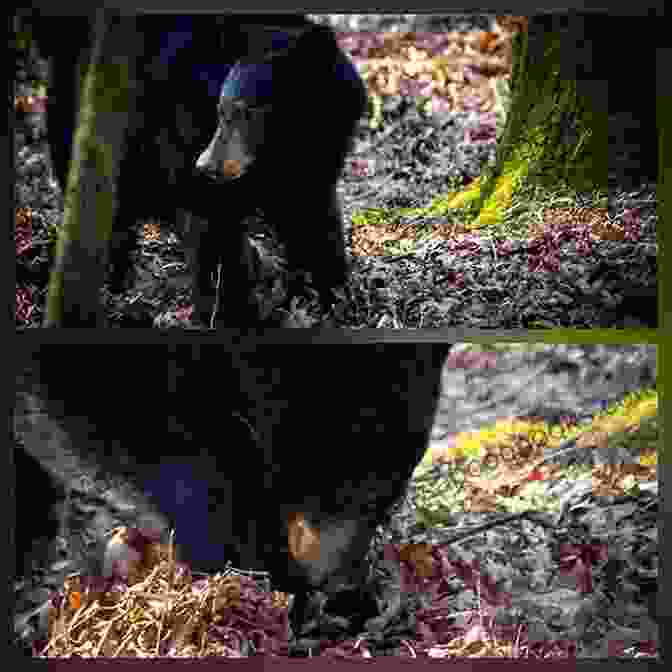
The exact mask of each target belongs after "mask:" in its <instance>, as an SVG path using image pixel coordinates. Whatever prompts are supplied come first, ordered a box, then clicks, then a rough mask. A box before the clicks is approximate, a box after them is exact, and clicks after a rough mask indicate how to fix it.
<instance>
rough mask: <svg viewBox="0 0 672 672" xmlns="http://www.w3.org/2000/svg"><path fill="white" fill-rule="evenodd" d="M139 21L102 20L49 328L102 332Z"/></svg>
mask: <svg viewBox="0 0 672 672" xmlns="http://www.w3.org/2000/svg"><path fill="white" fill-rule="evenodd" d="M136 37H137V35H136V31H135V20H134V18H132V17H128V16H126V17H123V18H122V17H120V16H119V15H118V13H116V12H114V11H111V10H106V9H101V10H97V12H96V25H95V33H94V46H93V50H92V55H91V62H90V64H89V68H88V71H87V75H86V78H85V80H84V85H83V89H82V94H81V101H80V112H79V119H78V120H77V131H76V134H75V137H74V141H73V154H72V161H71V168H70V175H69V177H68V184H67V187H66V195H65V212H64V216H63V226H62V229H61V231H60V234H59V239H58V244H57V248H56V259H55V263H54V267H53V269H52V271H51V276H50V282H49V293H48V299H47V310H46V317H45V321H44V326H45V327H89V328H94V327H101V326H104V324H105V320H104V314H103V309H102V305H101V300H100V289H101V287H102V284H103V280H104V274H105V268H106V266H107V257H108V245H109V241H110V238H111V234H112V223H113V217H114V208H115V198H114V193H115V184H116V181H117V177H118V174H119V162H120V160H121V153H122V151H123V146H124V134H125V131H126V127H127V125H128V120H129V111H130V109H131V107H132V105H133V104H134V102H133V92H134V85H133V81H134V72H133V58H132V57H131V55H132V54H133V53H135V47H134V45H135V40H136Z"/></svg>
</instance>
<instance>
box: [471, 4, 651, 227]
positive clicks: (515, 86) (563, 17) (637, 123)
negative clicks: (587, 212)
mask: <svg viewBox="0 0 672 672" xmlns="http://www.w3.org/2000/svg"><path fill="white" fill-rule="evenodd" d="M654 21H655V19H654ZM651 24H652V20H651V19H650V18H647V17H617V16H610V15H606V14H573V13H570V14H549V15H541V16H535V17H533V18H532V19H531V20H530V21H529V23H528V24H527V26H525V24H524V23H521V25H522V26H523V27H524V29H523V30H521V31H519V32H518V34H517V35H516V37H515V40H514V48H513V73H512V76H511V83H510V104H508V113H507V121H506V124H505V126H504V129H503V132H502V136H501V138H499V142H498V147H497V161H496V164H495V165H494V166H493V167H490V168H489V169H486V171H485V173H484V176H483V178H482V179H480V180H478V182H477V183H476V184H474V185H473V188H474V189H475V190H476V192H477V196H476V197H475V198H473V200H472V199H465V200H471V206H472V207H473V211H472V214H474V215H476V216H477V219H476V224H477V225H479V224H480V225H486V224H494V223H496V222H498V221H499V220H501V216H502V211H503V210H504V209H505V208H506V207H508V205H509V204H510V202H511V196H512V194H513V192H514V191H515V190H516V188H517V186H518V185H519V184H520V182H521V181H522V180H526V181H528V182H529V183H532V184H539V185H542V186H545V187H553V188H555V189H564V188H569V189H575V190H577V191H588V192H591V191H593V190H598V189H599V190H602V191H607V190H608V189H612V188H618V189H624V190H631V189H633V188H635V187H637V186H640V185H641V184H642V183H645V182H647V181H649V182H655V181H656V179H657V173H658V156H657V154H658V151H657V147H658V134H657V127H656V93H655V92H656V85H655V72H656V61H655V57H656V53H655V49H656V47H655V42H654V43H653V44H648V45H647V44H646V43H645V45H644V46H642V37H641V36H642V35H643V34H647V33H646V31H648V33H651V35H652V39H655V38H654V37H653V36H655V31H654V30H653V28H655V26H653V25H651ZM633 37H634V38H635V39H634V40H633ZM628 38H630V39H628ZM629 42H632V44H629Z"/></svg>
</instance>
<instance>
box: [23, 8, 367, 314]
mask: <svg viewBox="0 0 672 672" xmlns="http://www.w3.org/2000/svg"><path fill="white" fill-rule="evenodd" d="M122 20H123V21H124V22H126V24H125V25H127V26H128V28H127V30H128V35H129V49H132V50H133V53H134V57H133V58H132V59H131V66H132V72H131V82H132V96H133V97H132V101H131V110H130V111H131V115H130V119H129V125H128V130H127V132H126V140H125V146H124V151H123V153H122V159H121V165H120V168H119V177H118V184H117V189H116V199H115V200H116V214H115V225H114V231H113V237H112V246H111V251H110V262H111V273H110V277H109V284H110V288H111V290H112V291H114V292H118V291H122V290H123V289H124V288H125V287H126V286H127V283H128V281H129V269H130V266H131V263H132V262H131V255H132V252H133V250H134V248H135V246H136V240H137V238H136V235H135V233H134V231H135V229H134V225H135V223H136V222H137V220H138V219H141V218H146V217H158V218H164V219H167V220H168V221H171V220H172V221H174V220H175V218H176V216H177V215H178V213H179V215H180V219H182V221H181V222H178V224H179V228H183V229H186V231H185V236H186V238H187V241H186V245H187V248H188V257H189V259H190V262H191V265H192V267H193V272H194V274H195V276H196V278H195V283H194V303H195V306H196V310H197V313H198V314H199V316H201V317H202V318H203V319H207V320H209V317H210V312H211V310H212V308H213V300H214V289H213V275H214V272H215V270H216V268H217V267H218V265H219V264H220V262H221V270H222V281H221V282H222V284H221V286H222V290H223V296H222V303H221V314H222V321H223V322H224V323H225V324H226V325H227V326H249V325H254V324H256V323H258V320H259V315H258V309H257V306H256V302H255V300H254V298H253V296H252V291H251V290H252V284H253V283H254V281H255V274H254V265H253V256H252V250H251V248H250V243H249V238H248V235H247V232H246V231H245V230H244V229H243V227H242V224H241V220H242V218H243V217H244V216H245V215H246V214H249V213H251V212H253V211H254V210H255V209H256V208H257V207H262V208H263V209H265V210H266V212H267V213H268V217H269V219H270V220H271V221H272V223H273V225H274V226H275V227H276V229H277V231H278V233H279V237H280V239H281V242H283V243H284V244H285V246H286V251H287V257H288V262H289V270H290V281H292V282H290V287H289V290H290V294H291V293H293V292H295V291H300V288H301V287H300V284H299V283H298V282H293V279H294V278H295V277H296V278H297V279H302V277H303V274H302V272H303V271H309V272H311V273H312V276H313V280H314V283H315V286H316V288H317V289H319V290H320V291H321V292H324V293H325V295H324V297H323V298H324V302H325V303H328V301H329V295H328V291H329V290H330V289H331V288H333V287H334V286H336V285H338V284H340V283H342V282H344V281H345V279H346V277H347V264H346V254H345V247H344V239H343V230H342V221H341V215H340V210H339V207H338V203H337V199H336V192H335V184H336V181H337V179H338V177H339V175H340V172H341V170H342V167H343V162H344V159H345V155H346V153H347V151H348V150H349V148H350V145H351V139H352V136H353V134H354V132H355V127H356V123H357V120H358V119H359V118H360V117H361V115H362V114H363V113H364V110H365V107H366V101H367V96H366V90H365V87H364V84H363V82H362V80H361V79H360V77H359V75H358V73H357V70H356V68H355V66H354V65H353V64H352V63H350V61H349V60H348V59H347V58H346V57H345V55H344V54H343V52H342V51H341V49H340V48H339V47H338V44H337V42H336V39H335V35H334V33H333V32H332V31H331V30H330V29H328V28H325V27H321V26H317V25H315V24H314V23H312V22H311V21H309V20H308V19H306V18H305V17H303V16H301V15H277V16H274V15H252V16H246V15H217V16H213V15H203V14H201V15H147V14H144V15H143V14H140V15H137V16H134V17H128V16H125V17H124V18H123V19H122ZM23 23H24V25H25V26H27V27H28V30H29V32H30V34H31V35H32V37H33V38H34V39H35V41H36V43H37V45H38V48H39V50H40V51H41V52H42V53H43V55H44V56H46V57H48V58H50V59H51V81H50V84H51V86H50V90H49V97H48V102H47V133H48V140H49V144H50V152H51V156H52V162H53V166H54V173H55V176H56V178H57V179H58V181H59V182H60V183H61V186H62V187H65V183H66V179H67V175H68V169H69V163H70V157H71V153H72V139H73V130H74V128H75V127H76V117H77V111H78V109H79V90H80V85H81V81H82V75H83V73H84V72H85V71H86V67H87V65H88V63H89V60H90V55H91V49H92V46H93V19H92V16H91V15H80V16H77V15H75V16H67V17H66V16H63V15H59V16H54V15H48V13H45V12H44V11H42V10H41V11H40V12H37V11H33V12H32V13H29V14H25V12H24V14H23ZM63 35H67V36H68V39H63ZM218 109H219V110H220V111H221V114H220V115H219V119H218V114H217V110H218ZM234 109H235V110H237V111H238V112H242V113H243V114H244V115H245V120H244V121H243V122H242V123H238V119H239V118H238V117H236V120H235V121H234V120H233V119H230V118H229V117H230V115H229V112H227V110H229V111H231V110H234ZM227 115H229V116H227ZM262 117H263V123H260V120H261V119H262ZM236 139H242V140H243V141H244V143H245V146H244V147H242V146H241V149H244V151H245V152H246V153H247V155H248V156H250V157H251V156H254V161H253V162H252V163H249V162H245V161H243V162H240V161H239V162H238V163H239V164H240V165H239V169H238V168H236V169H235V170H233V173H232V172H231V170H232V166H233V165H235V151H234V150H233V147H234V145H235V144H236ZM238 144H240V143H238ZM204 150H205V151H204ZM231 151H234V154H233V155H232V157H231V160H227V159H225V160H224V163H223V164H222V163H221V162H220V163H219V164H218V163H217V161H218V157H220V156H222V155H223V154H224V155H226V156H227V157H228V153H230V152H231ZM197 161H198V166H197ZM243 164H244V165H243ZM227 171H228V172H227ZM212 175H219V176H220V177H223V178H226V177H229V178H230V177H232V176H233V177H235V178H236V179H228V180H227V179H218V180H211V179H210V177H211V176H212ZM223 182H226V184H224V183H223ZM292 193H294V194H295V196H293V197H292ZM186 213H189V215H188V216H186ZM294 271H296V273H294Z"/></svg>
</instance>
